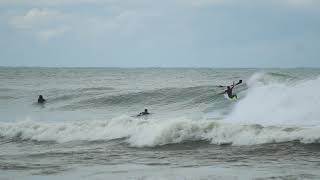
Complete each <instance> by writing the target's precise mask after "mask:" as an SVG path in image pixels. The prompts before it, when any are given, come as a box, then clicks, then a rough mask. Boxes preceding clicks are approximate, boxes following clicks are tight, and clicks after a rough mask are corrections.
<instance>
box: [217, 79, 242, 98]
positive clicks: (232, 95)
mask: <svg viewBox="0 0 320 180" xmlns="http://www.w3.org/2000/svg"><path fill="white" fill-rule="evenodd" d="M241 83H242V80H239V82H238V83H237V84H234V82H233V84H232V85H231V86H227V89H226V90H225V91H224V92H223V93H221V94H224V93H227V95H228V97H229V98H230V99H233V98H236V99H237V98H238V96H237V95H236V94H233V93H232V90H233V88H234V87H235V86H237V85H239V84H241ZM221 87H224V86H221Z"/></svg>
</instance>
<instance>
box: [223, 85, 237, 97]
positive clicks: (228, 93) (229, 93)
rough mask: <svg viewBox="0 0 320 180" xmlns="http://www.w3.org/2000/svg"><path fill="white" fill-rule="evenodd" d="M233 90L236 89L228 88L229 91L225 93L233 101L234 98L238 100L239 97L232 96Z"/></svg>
mask: <svg viewBox="0 0 320 180" xmlns="http://www.w3.org/2000/svg"><path fill="white" fill-rule="evenodd" d="M233 88H234V86H233V87H231V88H230V87H228V89H227V90H226V91H225V92H226V93H227V95H228V97H229V98H230V99H233V98H234V97H236V98H238V97H237V95H235V94H232V89H233Z"/></svg>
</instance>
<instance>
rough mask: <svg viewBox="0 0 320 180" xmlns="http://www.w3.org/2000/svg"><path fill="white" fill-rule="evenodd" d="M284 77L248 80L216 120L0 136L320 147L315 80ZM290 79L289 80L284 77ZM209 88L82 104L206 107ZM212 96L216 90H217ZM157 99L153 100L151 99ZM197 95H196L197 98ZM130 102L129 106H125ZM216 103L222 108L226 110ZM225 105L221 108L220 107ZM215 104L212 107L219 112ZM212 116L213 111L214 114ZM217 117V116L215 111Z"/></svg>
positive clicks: (127, 121)
mask: <svg viewBox="0 0 320 180" xmlns="http://www.w3.org/2000/svg"><path fill="white" fill-rule="evenodd" d="M283 78H288V77H287V76H286V75H279V74H268V73H259V74H254V75H253V76H252V77H251V78H250V79H249V80H248V81H247V87H246V88H244V89H242V90H241V91H240V93H239V95H240V99H239V101H237V102H235V103H233V104H232V105H231V106H232V108H231V112H230V113H229V114H227V115H225V116H223V117H220V118H219V119H214V120H213V119H206V118H200V119H192V118H190V117H185V116H183V114H182V115H181V114H177V115H176V117H173V118H167V119H155V118H152V116H151V117H150V118H149V119H142V118H134V117H130V116H125V115H124V116H120V117H117V118H113V119H109V120H105V121H100V120H99V121H98V120H95V121H89V120H88V121H65V122H40V121H20V122H10V123H0V137H3V138H5V139H12V140H14V139H16V138H18V139H23V140H36V141H55V142H58V143H64V142H69V141H97V140H104V141H108V140H114V139H124V140H125V141H126V142H127V143H128V144H129V145H130V146H134V147H145V146H147V147H154V146H161V145H166V144H174V143H182V142H185V141H208V142H209V143H212V144H231V145H253V144H263V143H278V142H288V141H299V142H301V143H319V142H320V134H319V131H320V118H319V117H320V111H319V109H320V94H319V93H317V92H320V78H315V79H312V80H304V81H292V80H288V79H287V81H284V80H283ZM289 79H292V77H289ZM212 89H214V87H211V86H199V87H190V88H182V89H179V88H172V89H160V90H154V91H150V92H148V93H146V92H142V93H132V94H127V95H114V96H109V97H106V98H100V99H99V98H98V99H92V100H88V101H83V104H94V105H99V104H108V103H111V104H114V103H118V104H130V103H133V104H134V103H135V101H140V98H142V97H149V98H147V99H150V102H149V103H151V104H152V103H153V102H160V104H168V103H171V102H179V101H180V100H181V99H186V97H189V96H194V94H195V93H198V94H199V96H197V97H195V98H192V99H191V101H190V104H196V103H202V102H203V101H204V102H206V103H211V101H212V100H210V98H211V99H212V98H213V97H214V95H212ZM216 92H217V91H216ZM155 94H157V95H158V96H156V97H155V96H154V95H155ZM200 94H201V95H202V96H201V95H200ZM128 101H130V102H128ZM224 101H227V100H225V99H223V98H222V99H220V100H219V103H221V104H222V105H221V107H222V106H227V105H228V106H230V104H231V103H227V104H226V103H225V102H224ZM223 103H224V104H223ZM218 106H219V105H217V107H218ZM216 111H218V110H217V109H216ZM217 113H218V112H217Z"/></svg>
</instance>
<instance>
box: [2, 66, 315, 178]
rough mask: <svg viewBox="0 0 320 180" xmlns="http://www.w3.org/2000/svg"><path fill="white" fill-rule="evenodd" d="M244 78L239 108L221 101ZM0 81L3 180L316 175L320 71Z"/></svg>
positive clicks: (122, 73) (62, 74) (151, 71)
mask: <svg viewBox="0 0 320 180" xmlns="http://www.w3.org/2000/svg"><path fill="white" fill-rule="evenodd" d="M239 79H242V80H243V82H244V83H242V84H241V85H239V86H237V87H236V88H235V90H234V91H235V92H234V93H236V94H237V95H238V100H237V101H232V100H229V99H228V98H226V97H225V96H223V95H221V92H223V91H224V90H225V87H221V86H220V85H223V86H226V85H231V84H232V82H233V81H238V80H239ZM0 80H1V87H0V108H1V110H0V115H1V116H0V117H1V119H0V148H1V152H0V172H1V175H0V179H1V178H2V179H5V178H7V179H8V178H9V179H10V178H14V179H37V178H38V179H42V178H51V179H79V178H80V179H114V178H116V179H286V178H287V179H288V178H289V179H290V178H291V179H318V178H319V177H320V173H319V172H318V171H317V170H316V169H317V168H319V165H320V164H319V163H318V162H319V160H320V159H319V155H320V134H319V132H320V111H319V109H320V94H319V93H318V92H319V91H320V71H319V70H318V69H205V68H203V69H201V68H200V69H194V68H189V69H183V68H177V69H174V68H171V69H170V68H168V69H165V68H144V69H143V68H141V69H140V68H137V69H121V68H0ZM40 94H42V95H43V96H44V98H46V99H47V103H46V104H44V105H38V104H37V103H36V99H37V96H38V95H40ZM145 108H148V109H149V111H150V112H151V113H152V114H151V115H148V116H146V117H136V114H138V113H139V112H141V111H143V110H144V109H145ZM302 166H303V167H302ZM279 167H281V168H279ZM172 169H173V170H172ZM293 169H299V170H297V171H295V172H293V171H292V170H293ZM248 170H250V171H252V173H250V174H248V173H246V172H248ZM186 172H189V173H186Z"/></svg>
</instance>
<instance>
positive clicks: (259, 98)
mask: <svg viewBox="0 0 320 180" xmlns="http://www.w3.org/2000/svg"><path fill="white" fill-rule="evenodd" d="M259 76H263V75H261V74H259V75H254V76H253V78H252V79H251V80H249V81H248V82H249V90H248V91H247V93H246V96H245V97H244V98H243V99H242V100H240V101H239V102H238V103H237V104H236V105H235V107H234V110H233V112H232V113H231V114H230V116H228V117H227V118H226V121H227V122H232V123H237V124H238V123H245V124H253V123H254V124H262V125H298V126H302V127H305V126H320V111H319V109H320V93H319V92H320V78H317V79H315V80H307V81H304V82H300V83H298V84H284V83H282V84H280V83H269V84H268V83H267V84H266V83H261V82H260V81H259V80H258V79H259V78H257V77H259Z"/></svg>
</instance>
